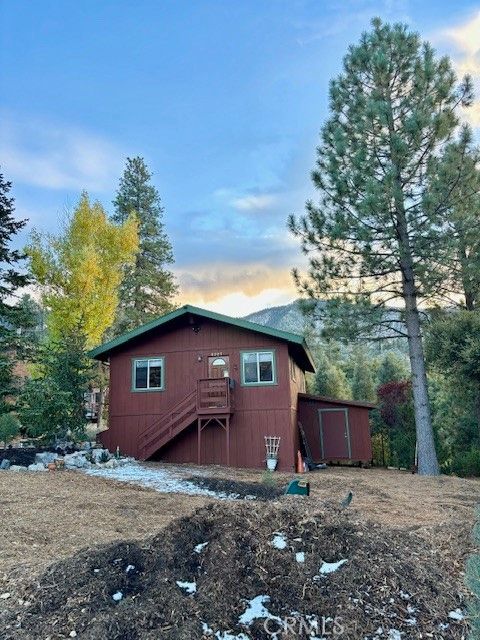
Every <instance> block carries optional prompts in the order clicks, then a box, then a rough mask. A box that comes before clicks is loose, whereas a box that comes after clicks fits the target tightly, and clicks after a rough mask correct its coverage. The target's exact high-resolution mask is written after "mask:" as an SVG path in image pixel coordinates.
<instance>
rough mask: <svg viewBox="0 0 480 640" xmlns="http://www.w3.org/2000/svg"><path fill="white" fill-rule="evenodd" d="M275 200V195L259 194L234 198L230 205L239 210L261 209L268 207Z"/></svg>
mask: <svg viewBox="0 0 480 640" xmlns="http://www.w3.org/2000/svg"><path fill="white" fill-rule="evenodd" d="M275 202H276V197H275V196H273V195H269V194H263V195H262V194H259V195H250V196H244V197H243V198H235V199H234V200H232V206H233V207H234V209H238V210H239V211H261V210H263V209H268V208H269V207H271V206H272V205H274V204H275Z"/></svg>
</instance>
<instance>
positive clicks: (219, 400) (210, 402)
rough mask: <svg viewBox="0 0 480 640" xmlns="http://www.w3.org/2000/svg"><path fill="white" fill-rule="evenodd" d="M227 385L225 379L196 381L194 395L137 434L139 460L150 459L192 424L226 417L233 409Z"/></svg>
mask: <svg viewBox="0 0 480 640" xmlns="http://www.w3.org/2000/svg"><path fill="white" fill-rule="evenodd" d="M229 382H230V380H229V378H221V379H202V380H198V383H197V388H196V389H195V390H194V391H191V392H190V393H189V394H188V395H186V396H185V397H184V398H182V399H181V400H180V402H177V404H176V405H175V406H174V407H173V408H172V409H170V411H169V412H168V413H167V414H165V415H162V416H160V417H159V418H156V419H155V420H154V421H153V422H152V424H150V425H149V426H148V427H147V428H146V429H145V430H144V431H142V432H141V434H140V436H139V458H140V460H147V459H148V458H150V457H151V456H153V455H154V453H156V452H157V451H158V450H159V449H161V448H162V447H164V446H165V445H166V444H168V443H169V442H170V441H171V440H173V438H175V437H176V436H178V435H179V434H180V433H181V432H182V431H184V430H185V429H186V428H187V427H189V426H190V425H191V424H193V423H194V422H197V421H198V420H205V419H207V420H208V419H211V418H215V417H216V416H218V415H219V414H222V415H225V416H227V415H230V414H231V413H232V411H233V409H232V396H231V391H230V384H229ZM199 430H200V427H199Z"/></svg>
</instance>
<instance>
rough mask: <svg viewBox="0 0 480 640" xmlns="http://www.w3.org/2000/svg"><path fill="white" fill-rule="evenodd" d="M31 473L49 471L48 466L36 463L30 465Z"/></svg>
mask: <svg viewBox="0 0 480 640" xmlns="http://www.w3.org/2000/svg"><path fill="white" fill-rule="evenodd" d="M28 470H29V471H48V469H47V468H46V466H45V465H44V464H43V463H42V462H36V463H35V464H29V465H28Z"/></svg>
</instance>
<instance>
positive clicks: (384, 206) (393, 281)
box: [290, 19, 472, 474]
mask: <svg viewBox="0 0 480 640" xmlns="http://www.w3.org/2000/svg"><path fill="white" fill-rule="evenodd" d="M471 101H472V94H471V81H470V80H469V79H468V78H465V80H464V81H463V83H462V84H461V85H460V86H457V82H456V77H455V74H454V72H453V70H452V67H451V64H450V62H449V60H448V59H447V58H441V59H437V58H436V57H435V55H434V52H433V50H432V48H431V46H430V45H429V44H427V43H423V44H422V42H421V41H420V38H419V36H418V35H417V34H415V33H411V32H409V31H408V29H407V27H406V26H405V25H400V24H395V25H393V26H390V25H384V24H382V22H381V21H380V20H379V19H375V20H374V21H373V29H372V31H371V32H369V33H364V34H363V35H362V36H361V39H360V43H359V44H358V45H357V46H351V47H350V48H349V51H348V53H347V55H346V57H345V59H344V61H343V72H342V73H341V74H340V76H339V77H338V78H337V79H335V80H334V81H333V82H332V83H331V86H330V112H331V115H330V118H329V119H328V120H327V122H326V124H325V125H324V127H323V130H322V140H321V144H320V146H319V148H318V157H317V167H316V169H315V171H314V172H313V181H314V184H315V185H316V187H317V188H318V189H319V191H320V193H321V200H320V204H319V205H318V206H316V205H315V204H313V203H312V202H309V203H307V210H306V215H304V216H303V217H301V219H299V220H297V219H295V218H294V217H292V218H291V219H290V227H291V229H292V231H293V232H294V233H295V234H296V235H297V236H298V237H300V238H301V240H302V247H303V250H304V251H305V253H306V254H307V255H309V262H310V269H309V278H307V280H306V281H305V280H303V281H302V279H301V278H299V277H298V274H297V283H298V285H299V287H300V289H301V290H302V291H303V292H305V293H307V294H308V295H309V296H311V297H313V298H321V297H323V298H328V299H329V300H330V304H327V305H326V307H325V308H326V313H327V315H328V314H331V316H332V315H333V317H334V318H335V317H336V318H337V319H338V321H339V322H338V326H339V327H342V328H343V329H346V330H348V331H350V332H353V331H354V330H355V326H356V327H359V324H360V325H361V323H362V322H363V329H365V327H376V329H377V331H378V328H379V327H383V329H384V332H383V336H385V337H387V336H388V333H389V331H392V332H393V334H394V335H398V334H399V333H400V334H402V333H405V336H406V337H407V338H408V345H409V356H410V362H411V370H412V386H413V399H414V410H415V423H416V431H417V442H418V456H419V473H420V474H438V473H439V465H438V461H437V456H436V452H435V444H434V438H433V430H432V422H431V415H430V406H429V398H428V389H427V378H426V373H425V358H424V351H423V341H422V328H421V321H420V320H421V317H420V313H421V312H420V309H421V305H422V303H428V302H429V301H430V300H431V299H432V296H433V297H434V296H435V294H436V293H437V291H438V289H439V287H440V286H441V284H442V283H443V280H444V278H445V269H444V265H445V262H446V261H445V260H444V254H445V255H447V254H448V252H449V251H450V247H449V246H447V245H448V243H445V234H444V233H443V222H444V220H443V218H442V216H441V213H440V210H441V206H439V204H440V203H438V202H437V206H435V207H432V206H430V205H429V202H428V195H429V193H428V189H429V180H428V173H429V171H430V169H431V165H432V160H433V159H434V158H435V157H436V156H437V155H438V154H439V153H442V151H443V150H444V147H445V145H446V144H447V143H448V142H449V141H450V139H451V137H452V135H453V134H454V132H455V130H456V127H457V125H458V117H457V115H456V111H457V108H458V107H460V106H461V105H464V106H468V105H469V104H471ZM450 186H451V187H452V188H453V184H451V185H450ZM447 193H448V190H447ZM352 301H354V302H355V303H356V304H354V305H352V304H351V302H352ZM388 303H392V304H395V305H398V306H399V308H401V314H400V320H402V321H403V323H404V324H403V326H404V327H405V330H404V331H403V330H400V329H399V324H398V319H399V318H398V315H397V314H393V315H392V314H390V316H389V315H388V314H387V315H386V314H385V306H386V305H387V304H388ZM343 311H345V312H346V318H347V320H349V322H345V315H344V314H343ZM392 319H395V320H396V321H397V322H396V323H394V322H392ZM359 321H360V323H359ZM360 328H362V327H360ZM385 328H386V331H385ZM377 335H378V334H377ZM347 336H348V333H347Z"/></svg>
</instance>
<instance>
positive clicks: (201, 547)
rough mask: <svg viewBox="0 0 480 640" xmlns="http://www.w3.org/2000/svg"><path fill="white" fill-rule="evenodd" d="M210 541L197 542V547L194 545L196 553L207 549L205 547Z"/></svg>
mask: <svg viewBox="0 0 480 640" xmlns="http://www.w3.org/2000/svg"><path fill="white" fill-rule="evenodd" d="M207 544H208V542H201V543H200V544H197V546H196V547H194V549H193V550H194V551H195V553H202V551H203V550H204V549H205V547H206V546H207Z"/></svg>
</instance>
